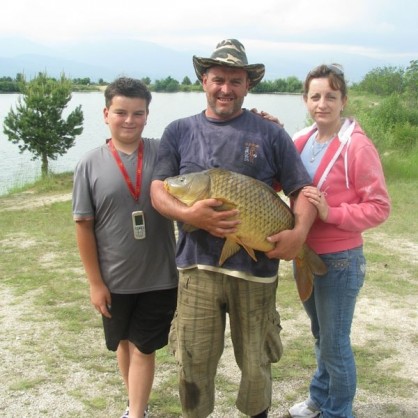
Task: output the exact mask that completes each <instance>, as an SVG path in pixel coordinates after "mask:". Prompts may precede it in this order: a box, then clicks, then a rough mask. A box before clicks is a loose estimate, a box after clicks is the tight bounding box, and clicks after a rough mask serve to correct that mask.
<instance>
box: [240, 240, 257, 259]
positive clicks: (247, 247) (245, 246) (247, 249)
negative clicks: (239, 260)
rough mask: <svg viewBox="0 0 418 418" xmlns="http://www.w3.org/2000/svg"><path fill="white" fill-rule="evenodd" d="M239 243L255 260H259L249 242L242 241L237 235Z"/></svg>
mask: <svg viewBox="0 0 418 418" xmlns="http://www.w3.org/2000/svg"><path fill="white" fill-rule="evenodd" d="M237 243H238V244H239V245H241V246H242V247H243V248H244V250H245V251H247V253H248V255H249V256H250V257H251V258H252V259H253V260H254V261H257V257H256V256H255V253H254V250H253V249H252V248H251V247H249V246H248V245H247V244H245V243H244V242H242V241H241V239H240V237H237Z"/></svg>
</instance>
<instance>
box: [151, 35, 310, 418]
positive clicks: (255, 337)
mask: <svg viewBox="0 0 418 418" xmlns="http://www.w3.org/2000/svg"><path fill="white" fill-rule="evenodd" d="M193 64H194V68H195V72H196V75H197V77H198V78H199V80H200V81H201V82H202V85H203V89H204V91H205V92H206V98H207V108H206V110H205V111H203V112H202V113H200V114H197V115H194V116H191V117H188V118H184V119H180V120H177V121H174V122H172V123H171V124H169V125H168V126H167V128H166V130H165V132H164V134H163V137H162V138H161V143H160V149H159V157H158V163H157V167H156V169H155V171H154V175H153V182H152V184H151V199H152V202H153V205H154V207H155V208H156V209H157V210H158V211H160V212H161V213H162V214H163V215H165V216H167V217H169V218H171V219H176V220H178V221H180V223H187V224H189V225H192V226H194V227H196V228H197V230H195V231H194V232H187V233H186V232H185V231H184V230H183V229H182V228H181V224H180V228H179V239H178V246H177V266H178V268H179V270H180V284H179V294H178V305H177V314H176V317H175V319H174V321H173V324H172V328H171V335H170V343H171V344H172V345H173V348H174V351H175V354H176V358H177V360H178V362H179V365H180V372H179V385H180V399H181V403H182V409H183V416H184V417H186V418H203V417H207V416H208V415H209V414H210V413H211V412H212V411H213V408H214V379H215V375H216V370H217V365H218V361H219V359H220V357H221V354H222V351H223V347H224V331H225V322H226V314H227V313H228V314H229V322H230V327H231V337H232V342H233V346H234V353H235V358H236V361H237V364H238V366H239V367H240V370H241V382H240V387H239V393H238V397H237V402H236V405H237V408H238V409H239V410H240V411H241V412H243V413H244V414H247V415H250V416H251V417H259V418H262V417H267V414H268V408H269V407H270V404H271V391H272V383H271V363H274V362H277V361H279V359H280V357H281V354H282V345H281V340H280V335H279V333H280V330H281V327H280V317H279V315H278V313H277V311H276V288H277V272H278V264H279V258H282V259H286V260H290V259H293V258H295V256H296V254H297V252H298V250H299V249H300V247H301V246H302V244H303V243H304V241H305V238H306V235H307V233H308V231H309V228H310V226H311V224H312V222H313V220H314V218H315V216H316V210H315V209H314V207H313V206H312V205H311V204H310V203H309V202H308V201H307V199H306V198H305V197H304V196H303V194H302V193H300V194H298V192H299V190H300V189H301V188H302V187H304V186H305V185H308V184H310V183H311V181H310V178H309V176H308V174H307V173H306V170H305V168H304V167H303V164H302V163H301V160H300V157H299V155H298V153H297V151H296V149H295V147H294V145H293V142H292V140H291V138H290V137H289V135H288V134H287V133H286V132H285V131H284V130H283V128H282V127H281V126H279V125H278V124H275V123H271V122H270V121H268V120H264V119H263V118H262V117H260V116H259V115H257V114H255V113H253V112H251V111H248V110H246V109H243V108H242V105H243V102H244V98H245V96H246V95H247V93H248V91H249V90H250V89H251V88H252V87H254V86H255V85H256V84H257V83H259V82H260V81H261V79H262V78H263V76H264V65H263V64H252V65H249V64H248V61H247V56H246V53H245V49H244V46H243V45H242V44H241V43H240V42H239V41H238V40H236V39H227V40H224V41H222V42H220V43H219V44H218V45H217V47H216V49H215V51H214V52H213V54H212V56H211V57H210V58H201V57H196V56H194V57H193ZM212 167H222V168H225V169H228V170H231V171H236V172H240V173H242V174H245V175H248V176H252V177H254V178H257V179H259V180H262V181H264V182H265V183H267V184H269V185H273V182H279V183H280V184H281V186H282V188H283V190H284V192H285V193H286V194H287V195H289V196H291V197H292V198H294V200H295V201H294V212H295V217H296V225H295V227H294V229H293V230H287V231H283V232H281V233H280V234H277V235H275V236H272V237H269V238H268V239H269V240H270V241H271V242H273V243H275V244H276V246H275V248H274V249H273V250H272V251H270V252H268V253H266V254H264V253H257V259H258V262H254V261H253V260H252V259H251V258H250V257H249V256H248V254H247V253H246V252H245V251H244V250H242V249H241V250H240V251H239V252H238V253H236V254H235V255H233V256H232V257H230V258H228V260H226V262H225V263H224V264H223V265H222V268H220V267H219V266H218V260H219V255H220V252H221V249H222V246H223V243H224V240H223V238H224V237H225V236H226V235H227V234H229V233H232V232H235V230H236V226H237V225H238V223H239V214H238V213H237V211H236V210H229V211H216V208H217V206H219V205H220V204H221V202H219V201H217V200H216V199H206V200H201V201H198V202H196V203H195V204H194V205H192V206H191V207H187V206H185V205H183V204H182V203H180V202H179V201H177V200H176V199H174V198H173V197H172V196H170V195H169V194H168V193H167V192H166V191H165V189H164V186H163V180H164V179H165V178H167V177H170V176H175V175H178V174H183V173H190V172H196V171H201V170H205V169H209V168H212ZM237 215H238V218H237Z"/></svg>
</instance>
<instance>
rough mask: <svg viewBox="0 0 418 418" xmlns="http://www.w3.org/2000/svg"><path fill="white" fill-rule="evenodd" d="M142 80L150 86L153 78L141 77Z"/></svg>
mask: <svg viewBox="0 0 418 418" xmlns="http://www.w3.org/2000/svg"><path fill="white" fill-rule="evenodd" d="M141 81H142V82H143V83H144V84H145V85H146V86H149V85H150V84H151V79H150V78H149V77H143V78H141Z"/></svg>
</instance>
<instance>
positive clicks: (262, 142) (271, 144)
mask: <svg viewBox="0 0 418 418" xmlns="http://www.w3.org/2000/svg"><path fill="white" fill-rule="evenodd" d="M213 167H221V168H224V169H227V170H231V171H234V172H238V173H241V174H245V175H247V176H251V177H254V178H256V179H258V180H261V181H263V182H265V183H267V184H268V185H269V186H272V185H273V183H274V182H278V183H280V185H281V187H282V189H283V191H284V192H285V194H286V195H290V194H292V193H293V192H295V191H297V190H299V189H300V188H302V187H303V186H305V185H308V184H311V180H310V178H309V175H308V173H307V172H306V169H305V167H304V166H303V164H302V162H301V159H300V156H299V153H298V152H297V150H296V148H295V146H294V144H293V141H292V139H291V138H290V136H289V135H288V134H287V132H286V131H285V130H284V129H283V128H281V127H280V126H279V125H277V124H275V123H272V122H270V121H266V120H264V119H263V118H261V117H260V116H259V115H256V114H254V113H252V112H250V111H248V110H244V111H243V113H242V114H241V115H239V116H238V117H236V118H234V119H232V120H228V121H218V120H213V119H208V118H207V117H206V116H205V113H204V112H202V113H200V114H197V115H194V116H190V117H187V118H183V119H179V120H176V121H174V122H172V123H170V124H169V125H168V126H167V128H166V129H165V131H164V134H163V136H162V138H161V142H160V149H159V154H158V161H157V166H156V168H155V170H154V174H153V179H158V180H164V179H166V178H167V177H172V176H177V175H179V174H186V173H191V172H198V171H202V170H207V169H209V168H213ZM179 226H180V227H179V239H178V243H177V256H176V258H177V265H178V267H180V268H187V267H189V266H194V265H209V266H214V267H218V261H219V257H220V254H221V251H222V247H223V245H224V242H225V240H224V239H222V238H217V237H215V236H213V235H211V234H209V233H208V232H206V231H203V230H197V231H194V232H191V233H185V232H184V231H183V230H182V228H181V225H179ZM256 257H257V260H258V261H257V262H255V261H253V260H252V259H251V257H250V256H249V255H248V254H247V252H246V251H245V250H244V249H240V251H238V253H236V254H235V255H233V256H232V257H230V258H228V259H227V260H226V261H225V263H224V264H223V265H222V267H223V268H225V269H230V270H237V271H242V272H245V273H246V274H249V275H253V276H257V277H272V276H274V275H276V274H277V269H278V260H270V259H268V258H267V257H266V255H265V254H264V253H263V252H259V251H256Z"/></svg>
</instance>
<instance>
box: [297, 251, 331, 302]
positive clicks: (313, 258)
mask: <svg viewBox="0 0 418 418" xmlns="http://www.w3.org/2000/svg"><path fill="white" fill-rule="evenodd" d="M326 272H327V266H326V265H325V263H324V262H323V261H322V259H321V257H319V255H318V254H316V253H315V252H314V251H313V250H312V249H311V248H310V247H309V246H308V245H306V244H304V245H303V247H302V249H301V251H300V252H299V254H298V256H297V257H296V258H295V279H296V287H297V289H298V293H299V297H300V299H301V301H302V302H305V301H306V300H308V299H309V298H310V296H311V294H312V290H313V279H314V275H315V276H322V275H324V274H325V273H326Z"/></svg>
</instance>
